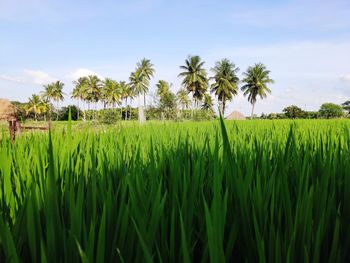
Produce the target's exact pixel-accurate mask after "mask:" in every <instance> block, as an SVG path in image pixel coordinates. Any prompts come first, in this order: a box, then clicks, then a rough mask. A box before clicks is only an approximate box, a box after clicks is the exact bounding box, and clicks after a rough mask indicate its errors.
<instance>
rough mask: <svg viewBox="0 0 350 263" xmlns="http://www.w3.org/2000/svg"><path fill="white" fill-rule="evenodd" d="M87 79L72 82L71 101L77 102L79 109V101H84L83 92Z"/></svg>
mask: <svg viewBox="0 0 350 263" xmlns="http://www.w3.org/2000/svg"><path fill="white" fill-rule="evenodd" d="M87 80H88V78H87V77H80V78H79V79H78V80H77V81H73V84H74V85H75V87H74V89H73V92H72V96H71V98H72V99H76V100H77V102H78V106H77V107H78V108H79V101H80V100H81V101H84V99H85V95H86V94H85V92H86V89H87ZM83 119H84V120H85V110H84V118H83ZM78 120H79V110H78Z"/></svg>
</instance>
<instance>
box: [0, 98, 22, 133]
mask: <svg viewBox="0 0 350 263" xmlns="http://www.w3.org/2000/svg"><path fill="white" fill-rule="evenodd" d="M0 120H5V121H7V122H8V123H9V129H10V135H11V139H12V140H14V139H15V137H16V131H17V132H20V131H21V125H20V123H19V121H18V116H17V108H16V106H15V105H13V104H12V103H11V102H9V101H8V100H5V99H0Z"/></svg>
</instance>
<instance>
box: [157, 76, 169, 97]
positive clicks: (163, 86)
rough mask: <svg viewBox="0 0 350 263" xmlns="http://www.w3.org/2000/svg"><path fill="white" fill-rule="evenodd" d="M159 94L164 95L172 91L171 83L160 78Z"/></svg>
mask: <svg viewBox="0 0 350 263" xmlns="http://www.w3.org/2000/svg"><path fill="white" fill-rule="evenodd" d="M156 88H157V95H158V96H159V97H162V96H164V95H166V94H168V93H169V92H170V84H169V83H168V82H166V81H165V80H159V81H158V82H157V84H156Z"/></svg>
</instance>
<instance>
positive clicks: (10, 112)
mask: <svg viewBox="0 0 350 263" xmlns="http://www.w3.org/2000/svg"><path fill="white" fill-rule="evenodd" d="M0 120H6V121H14V120H17V108H16V106H15V105H13V104H12V103H11V102H9V101H8V100H5V99H0Z"/></svg>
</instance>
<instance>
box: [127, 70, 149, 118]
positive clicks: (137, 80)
mask: <svg viewBox="0 0 350 263" xmlns="http://www.w3.org/2000/svg"><path fill="white" fill-rule="evenodd" d="M129 80H130V86H131V88H132V92H133V94H135V95H136V96H139V122H140V123H142V122H144V121H145V119H144V113H143V107H142V106H141V101H140V100H141V96H142V94H145V93H146V92H147V90H148V83H147V82H145V79H144V77H143V74H142V71H141V69H140V68H138V69H137V70H136V71H135V72H132V73H131V74H130V77H129Z"/></svg>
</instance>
